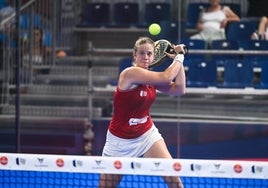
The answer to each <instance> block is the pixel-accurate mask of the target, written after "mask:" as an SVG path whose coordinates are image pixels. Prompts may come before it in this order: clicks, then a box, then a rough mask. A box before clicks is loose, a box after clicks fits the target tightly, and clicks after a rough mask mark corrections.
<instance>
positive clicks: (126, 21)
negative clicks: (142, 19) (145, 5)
mask: <svg viewBox="0 0 268 188" xmlns="http://www.w3.org/2000/svg"><path fill="white" fill-rule="evenodd" d="M113 16H114V25H115V26H118V27H129V26H137V25H138V24H139V3H137V2H118V3H115V4H114V9H113Z"/></svg>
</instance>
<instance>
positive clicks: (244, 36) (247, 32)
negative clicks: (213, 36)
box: [226, 21, 256, 48]
mask: <svg viewBox="0 0 268 188" xmlns="http://www.w3.org/2000/svg"><path fill="white" fill-rule="evenodd" d="M255 29H256V27H255V24H254V23H253V22H250V21H237V22H229V23H228V25H227V27H226V38H227V40H236V41H238V42H239V46H240V47H241V48H244V46H245V42H246V41H248V40H250V39H251V35H252V33H253V32H254V31H255Z"/></svg>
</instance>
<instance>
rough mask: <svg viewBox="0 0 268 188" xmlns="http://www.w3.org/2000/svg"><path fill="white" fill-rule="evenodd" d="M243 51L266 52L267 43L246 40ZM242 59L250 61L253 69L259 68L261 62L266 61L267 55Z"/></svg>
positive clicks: (267, 48)
mask: <svg viewBox="0 0 268 188" xmlns="http://www.w3.org/2000/svg"><path fill="white" fill-rule="evenodd" d="M244 50H268V41H265V40H247V41H246V42H245V43H244ZM244 58H245V59H248V60H250V61H252V63H253V65H254V66H255V67H259V66H260V62H261V61H263V60H266V59H268V55H262V54H258V55H244Z"/></svg>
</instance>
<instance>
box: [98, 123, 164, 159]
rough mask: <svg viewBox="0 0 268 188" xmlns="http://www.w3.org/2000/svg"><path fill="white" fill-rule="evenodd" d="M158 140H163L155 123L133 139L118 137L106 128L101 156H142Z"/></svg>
mask: <svg viewBox="0 0 268 188" xmlns="http://www.w3.org/2000/svg"><path fill="white" fill-rule="evenodd" d="M158 140H163V137H162V136H161V134H160V133H159V131H158V129H157V128H156V127H155V125H153V126H152V128H151V129H149V130H148V131H147V132H146V133H144V134H143V135H141V136H140V137H138V138H133V139H123V138H119V137H117V136H115V135H113V134H112V133H111V132H110V131H109V130H108V131H107V135H106V143H105V145H104V148H103V152H102V156H106V157H142V156H143V155H144V153H146V152H147V151H148V150H149V149H150V148H151V147H152V145H153V144H154V143H155V142H156V141H158Z"/></svg>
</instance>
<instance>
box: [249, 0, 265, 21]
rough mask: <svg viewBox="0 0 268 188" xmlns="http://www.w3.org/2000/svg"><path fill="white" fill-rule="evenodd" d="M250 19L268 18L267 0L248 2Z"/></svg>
mask: <svg viewBox="0 0 268 188" xmlns="http://www.w3.org/2000/svg"><path fill="white" fill-rule="evenodd" d="M248 4H249V6H248V12H247V16H248V17H262V16H268V10H267V7H268V1H267V0H248Z"/></svg>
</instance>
